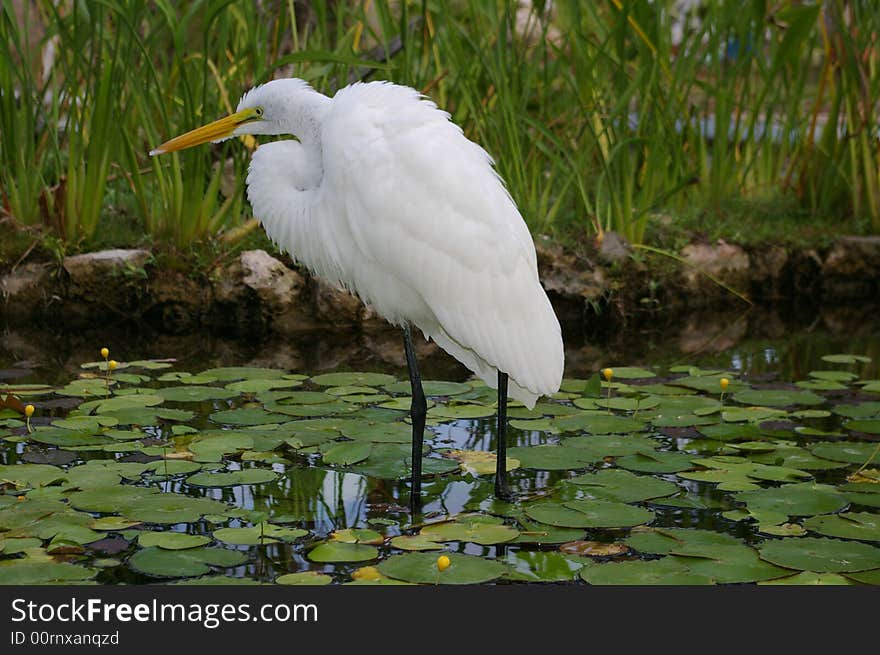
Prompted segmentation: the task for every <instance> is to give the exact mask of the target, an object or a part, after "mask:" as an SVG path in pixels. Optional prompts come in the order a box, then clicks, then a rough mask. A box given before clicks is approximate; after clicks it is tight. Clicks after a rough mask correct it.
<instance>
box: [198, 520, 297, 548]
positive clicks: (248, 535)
mask: <svg viewBox="0 0 880 655" xmlns="http://www.w3.org/2000/svg"><path fill="white" fill-rule="evenodd" d="M308 533H309V531H308V530H303V529H301V528H285V527H281V526H278V525H273V524H271V523H263V524H262V526H260V525H256V526H253V527H250V528H219V529H217V530H214V538H215V539H217V540H218V541H222V542H223V543H226V544H231V545H233V546H257V545H260V544H267V543H276V542H278V541H287V542H292V541H296V540H297V539H299V538H300V537H305V536H306V535H307V534H308Z"/></svg>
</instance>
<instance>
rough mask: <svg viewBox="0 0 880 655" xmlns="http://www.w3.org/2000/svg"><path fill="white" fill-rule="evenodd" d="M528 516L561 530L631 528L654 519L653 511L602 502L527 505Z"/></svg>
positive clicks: (576, 501)
mask: <svg viewBox="0 0 880 655" xmlns="http://www.w3.org/2000/svg"><path fill="white" fill-rule="evenodd" d="M525 513H526V515H527V516H528V517H529V518H532V519H534V520H535V521H538V522H540V523H547V524H549V525H555V526H558V527H561V528H629V527H632V526H634V525H641V524H643V523H648V522H650V521H652V520H653V519H654V513H653V512H651V511H650V510H647V509H643V508H641V507H633V506H632V505H626V504H624V503H613V502H607V501H599V500H572V501H569V502H567V503H563V504H558V503H550V502H541V503H536V504H534V505H529V506H527V507H526V508H525Z"/></svg>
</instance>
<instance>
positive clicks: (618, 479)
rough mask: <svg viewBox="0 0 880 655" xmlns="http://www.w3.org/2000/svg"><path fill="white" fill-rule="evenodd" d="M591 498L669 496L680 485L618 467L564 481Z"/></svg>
mask: <svg viewBox="0 0 880 655" xmlns="http://www.w3.org/2000/svg"><path fill="white" fill-rule="evenodd" d="M565 482H566V484H570V485H575V486H576V487H577V488H578V489H580V490H581V491H583V492H584V493H586V494H587V495H588V496H590V497H592V498H597V499H599V500H612V501H616V502H621V503H633V502H637V501H640V500H647V499H649V498H657V497H660V496H671V495H672V494H674V493H676V492H678V491H681V487H679V486H678V485H676V484H673V483H672V482H667V481H666V480H659V479H657V478H653V477H650V476H646V475H634V474H632V473H629V472H628V471H621V470H619V469H603V470H601V471H597V472H596V473H587V474H584V475H579V476H577V477H574V478H569V479H568V480H566V481H565Z"/></svg>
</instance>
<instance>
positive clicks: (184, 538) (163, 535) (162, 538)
mask: <svg viewBox="0 0 880 655" xmlns="http://www.w3.org/2000/svg"><path fill="white" fill-rule="evenodd" d="M210 541H211V540H210V539H208V537H204V536H202V535H196V534H186V533H185V532H170V531H169V532H142V533H141V534H140V535H139V536H138V543H139V544H140V545H141V546H143V547H144V548H148V547H150V546H157V547H159V548H163V549H165V550H185V549H187V548H197V547H198V546H205V545H206V544H208V543H210Z"/></svg>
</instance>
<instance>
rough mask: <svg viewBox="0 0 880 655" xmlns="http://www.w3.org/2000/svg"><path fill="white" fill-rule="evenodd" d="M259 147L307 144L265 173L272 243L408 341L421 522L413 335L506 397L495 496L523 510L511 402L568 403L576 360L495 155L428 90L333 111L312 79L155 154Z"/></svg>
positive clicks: (415, 493)
mask: <svg viewBox="0 0 880 655" xmlns="http://www.w3.org/2000/svg"><path fill="white" fill-rule="evenodd" d="M244 134H275V135H277V134H289V135H293V136H294V137H296V139H295V140H293V139H291V140H286V141H274V142H271V143H266V144H263V145H262V146H260V147H259V148H258V149H257V151H256V152H255V153H254V155H253V159H252V160H251V163H250V168H249V171H248V176H247V193H248V199H249V200H250V203H251V205H252V206H253V209H254V215H255V216H256V217H257V218H258V219H259V220H260V222H261V223H262V225H263V227H264V228H265V230H266V233H267V234H268V235H269V237H270V238H271V239H272V240H273V241H274V242H275V243H276V244H278V246H279V247H281V248H283V249H284V250H286V251H287V252H288V253H290V255H291V256H292V257H294V258H295V259H297V260H298V261H300V262H301V263H302V264H305V265H306V266H307V267H308V268H309V269H311V270H312V272H314V273H315V274H316V275H318V276H320V277H322V278H324V279H325V280H327V281H328V282H330V283H331V284H335V285H337V286H340V287H345V288H346V289H348V290H349V291H351V292H353V293H355V294H357V295H358V296H359V297H360V299H361V300H362V301H363V302H365V303H369V304H370V305H372V306H373V307H374V308H375V309H376V311H377V312H379V314H381V315H382V316H384V317H385V318H386V319H387V320H388V321H389V322H390V323H392V324H394V325H398V326H400V327H401V328H403V336H404V347H405V349H406V361H407V365H408V367H409V377H410V383H411V384H412V406H411V409H410V413H411V418H412V433H413V441H412V495H411V504H412V506H413V508H414V511H415V508H417V507H419V503H420V493H421V469H422V442H423V439H424V431H425V415H426V413H427V406H426V401H425V395H424V392H423V390H422V383H421V379H420V377H419V371H418V364H417V362H416V357H415V351H414V349H413V344H412V335H411V332H410V330H411V327H412V326H415V327H417V328H419V329H420V330H421V331H422V333H423V334H424V335H425V337H426V338H429V339H433V340H434V341H435V342H437V344H438V345H439V346H440V347H441V348H443V350H445V351H446V352H448V353H449V354H450V355H452V356H453V357H455V358H456V359H457V360H458V361H460V362H461V363H462V364H464V365H465V366H467V367H468V368H469V369H470V370H471V371H473V372H474V373H476V374H477V375H478V376H479V377H480V378H482V379H483V380H484V381H485V382H486V384H488V385H489V386H490V387H492V388H496V387H497V389H498V432H497V437H498V447H497V452H498V457H497V460H498V461H497V469H496V476H495V493H496V495H497V496H499V497H509V496H510V492H509V489H508V486H507V469H506V426H507V396H508V394H509V395H510V396H511V397H513V398H515V399H517V400H520V401H522V402H523V403H524V404H525V405H526V406H527V407H529V408H531V407H533V406H534V404H535V401H536V399H537V398H538V396H541V395H546V394H551V393H554V392H555V391H557V390H558V389H559V385H560V383H561V380H562V368H563V350H562V337H561V334H560V329H559V322H558V321H557V319H556V315H555V314H554V313H553V308H552V307H551V306H550V302H549V300H548V299H547V295H546V294H545V293H544V289H543V288H542V287H541V283H540V282H539V280H538V267H537V262H536V257H535V245H534V243H533V242H532V238H531V235H530V234H529V230H528V228H527V227H526V224H525V223H524V222H523V219H522V216H520V213H519V211H518V210H517V208H516V205H515V204H514V202H513V200H512V199H511V197H510V195H509V194H508V192H507V189H506V188H505V186H504V183H503V182H502V180H501V178H500V177H499V176H498V174H497V173H496V172H495V170H494V168H493V167H492V163H493V162H492V159H491V157H489V155H488V154H487V153H486V151H485V150H483V149H482V148H481V147H480V146H478V145H477V144H475V143H473V142H472V141H470V140H468V139H467V138H466V137H465V136H464V134H463V133H462V131H461V129H460V128H459V127H458V126H457V125H455V124H454V123H452V122H451V121H450V120H449V114H447V113H446V112H444V111H442V110H440V109H438V108H437V106H436V105H435V104H434V103H433V102H431V101H430V100H428V99H426V98H425V97H424V96H422V95H420V94H419V93H418V92H417V91H415V90H414V89H411V88H409V87H404V86H398V85H395V84H391V83H389V82H370V83H367V84H362V83H356V84H352V85H350V86H347V87H345V88H344V89H342V90H340V91H339V92H337V93H336V95H335V96H334V97H333V98H328V97H327V96H325V95H323V94H321V93H318V92H317V91H315V90H313V89H312V88H311V87H310V86H309V85H308V84H306V83H305V82H304V81H302V80H299V79H285V80H275V81H273V82H268V83H267V84H264V85H262V86H258V87H256V88H254V89H252V90H250V91H248V92H247V93H246V94H245V95H244V97H243V98H242V99H241V102H240V103H239V105H238V110H237V111H236V112H235V113H234V114H232V115H230V116H227V117H226V118H222V119H220V120H218V121H215V122H213V123H210V124H209V125H205V126H204V127H200V128H198V129H195V130H193V131H191V132H188V133H186V134H184V135H182V136H179V137H177V138H175V139H172V140H170V141H168V142H166V143H163V144H162V145H161V146H159V147H158V148H156V149H155V150H153V151H152V152H151V153H150V154H151V155H158V154H162V153H166V152H172V151H175V150H181V149H183V148H189V147H190V146H195V145H198V144H202V143H207V142H209V141H210V142H218V141H222V140H224V139H228V138H230V137H233V136H238V135H244ZM508 380H509V384H508Z"/></svg>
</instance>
